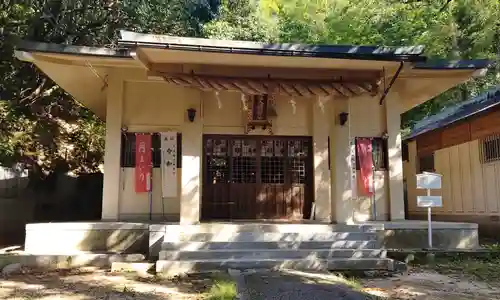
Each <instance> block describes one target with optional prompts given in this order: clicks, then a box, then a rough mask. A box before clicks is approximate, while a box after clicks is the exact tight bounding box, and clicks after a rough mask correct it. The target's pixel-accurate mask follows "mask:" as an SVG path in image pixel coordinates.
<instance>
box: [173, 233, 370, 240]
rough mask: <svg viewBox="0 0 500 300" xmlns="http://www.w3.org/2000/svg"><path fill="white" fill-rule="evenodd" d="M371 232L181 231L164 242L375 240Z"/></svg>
mask: <svg viewBox="0 0 500 300" xmlns="http://www.w3.org/2000/svg"><path fill="white" fill-rule="evenodd" d="M376 239H377V234H376V233H373V232H325V233H314V232H287V233H281V232H236V233H230V234H217V233H194V234H189V233H181V234H179V235H178V236H170V237H169V235H168V234H167V235H165V241H166V242H177V241H191V242H295V241H301V242H304V241H317V242H320V241H368V240H376Z"/></svg>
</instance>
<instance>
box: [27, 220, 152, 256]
mask: <svg viewBox="0 0 500 300" xmlns="http://www.w3.org/2000/svg"><path fill="white" fill-rule="evenodd" d="M148 248H149V225H148V224H142V223H123V222H78V223H38V224H28V225H26V242H25V251H26V252H27V253H31V254H74V253H81V252H93V253H122V254H131V253H143V254H145V253H147V252H148Z"/></svg>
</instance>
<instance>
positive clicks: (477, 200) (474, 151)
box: [470, 140, 486, 213]
mask: <svg viewBox="0 0 500 300" xmlns="http://www.w3.org/2000/svg"><path fill="white" fill-rule="evenodd" d="M470 163H471V177H472V181H473V184H472V189H473V202H472V205H473V207H474V212H475V213H484V212H485V211H486V202H485V192H484V187H483V185H484V181H483V166H482V164H481V161H480V160H479V141H478V140H475V141H472V142H470Z"/></svg>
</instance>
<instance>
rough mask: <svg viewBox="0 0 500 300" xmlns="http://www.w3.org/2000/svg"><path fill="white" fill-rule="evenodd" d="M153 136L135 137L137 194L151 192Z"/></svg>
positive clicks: (137, 135) (141, 135)
mask: <svg viewBox="0 0 500 300" xmlns="http://www.w3.org/2000/svg"><path fill="white" fill-rule="evenodd" d="M151 169H152V161H151V135H150V134H141V133H137V134H136V135H135V192H136V193H145V192H149V191H150V190H151Z"/></svg>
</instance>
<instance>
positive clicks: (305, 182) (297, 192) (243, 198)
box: [202, 135, 314, 220]
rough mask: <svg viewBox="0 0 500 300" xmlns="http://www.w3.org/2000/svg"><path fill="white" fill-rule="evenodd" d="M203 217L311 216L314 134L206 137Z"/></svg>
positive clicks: (291, 218) (210, 218) (220, 218)
mask: <svg viewBox="0 0 500 300" xmlns="http://www.w3.org/2000/svg"><path fill="white" fill-rule="evenodd" d="M203 147H204V149H203V158H204V161H203V196H202V219H203V220H234V219H247V220H254V219H288V220H293V219H303V218H309V216H310V213H311V206H312V199H313V192H314V190H313V153H312V139H311V137H303V136H300V137H296V136H293V137H292V136H248V135H245V136H239V135H205V136H204V137H203Z"/></svg>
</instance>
